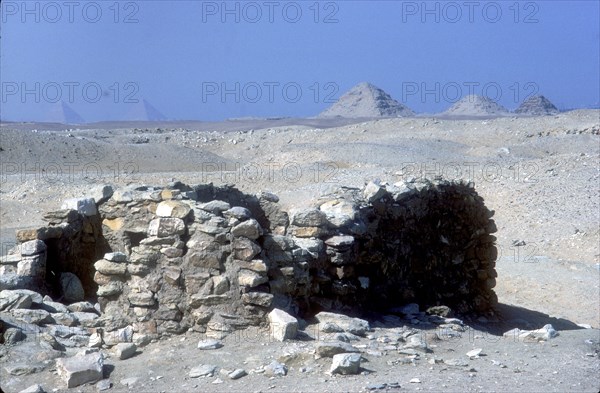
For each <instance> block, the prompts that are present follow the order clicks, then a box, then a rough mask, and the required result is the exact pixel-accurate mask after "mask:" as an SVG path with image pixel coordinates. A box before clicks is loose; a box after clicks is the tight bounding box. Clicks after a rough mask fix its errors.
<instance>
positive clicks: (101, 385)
mask: <svg viewBox="0 0 600 393" xmlns="http://www.w3.org/2000/svg"><path fill="white" fill-rule="evenodd" d="M111 387H112V383H111V382H110V379H103V380H101V381H98V382H97V383H96V390H97V391H99V392H103V391H105V390H108V389H110V388H111Z"/></svg>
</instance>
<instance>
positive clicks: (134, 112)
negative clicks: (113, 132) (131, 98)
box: [125, 100, 167, 121]
mask: <svg viewBox="0 0 600 393" xmlns="http://www.w3.org/2000/svg"><path fill="white" fill-rule="evenodd" d="M125 120H131V121H164V120H167V117H166V116H165V115H163V114H162V113H160V112H159V110H158V109H156V108H155V107H154V106H153V105H152V104H150V103H149V102H148V101H147V100H140V101H139V102H137V103H135V104H133V105H132V107H131V108H130V109H129V111H128V112H127V115H126V116H125Z"/></svg>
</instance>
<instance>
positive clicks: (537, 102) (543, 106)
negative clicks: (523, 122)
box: [515, 95, 559, 116]
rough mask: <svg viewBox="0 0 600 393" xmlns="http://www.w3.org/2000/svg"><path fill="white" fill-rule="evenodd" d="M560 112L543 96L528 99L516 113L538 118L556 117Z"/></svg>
mask: <svg viewBox="0 0 600 393" xmlns="http://www.w3.org/2000/svg"><path fill="white" fill-rule="evenodd" d="M558 112H559V111H558V109H557V108H556V106H554V104H553V103H551V102H550V100H548V99H547V98H546V97H544V96H542V95H539V96H532V97H529V98H527V99H526V100H525V101H523V102H522V103H521V105H519V107H518V108H517V109H515V113H522V114H526V115H536V116H543V115H556V114H557V113H558Z"/></svg>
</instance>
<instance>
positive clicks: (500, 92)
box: [402, 81, 540, 104]
mask: <svg viewBox="0 0 600 393" xmlns="http://www.w3.org/2000/svg"><path fill="white" fill-rule="evenodd" d="M539 91H540V87H539V85H538V84H537V83H536V82H531V81H525V82H510V83H504V84H502V83H498V82H493V81H490V82H485V83H481V82H473V81H461V82H444V83H442V82H423V81H406V82H402V102H403V103H407V102H409V101H411V100H412V101H414V100H416V101H418V102H420V103H423V104H425V103H436V104H439V103H440V102H446V103H449V104H454V103H457V102H458V101H460V100H461V99H463V98H464V97H467V96H471V97H472V96H475V95H478V96H482V97H486V98H488V99H490V100H492V101H499V100H502V99H507V100H508V101H511V102H513V103H515V104H520V103H521V102H523V101H524V100H526V99H528V98H530V97H532V96H535V95H536V94H538V92H539Z"/></svg>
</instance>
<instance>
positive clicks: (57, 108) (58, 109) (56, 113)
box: [44, 101, 85, 124]
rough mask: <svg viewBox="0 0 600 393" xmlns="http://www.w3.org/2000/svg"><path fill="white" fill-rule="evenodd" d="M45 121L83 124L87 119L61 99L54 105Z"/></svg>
mask: <svg viewBox="0 0 600 393" xmlns="http://www.w3.org/2000/svg"><path fill="white" fill-rule="evenodd" d="M44 121H48V122H51V123H62V124H82V123H85V120H83V118H82V117H81V116H80V115H79V113H77V112H75V110H74V109H73V108H71V107H70V106H69V105H68V104H67V103H66V102H64V101H60V102H57V103H55V104H53V105H52V107H51V109H50V111H49V113H48V115H47V116H46V117H45V118H44Z"/></svg>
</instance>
